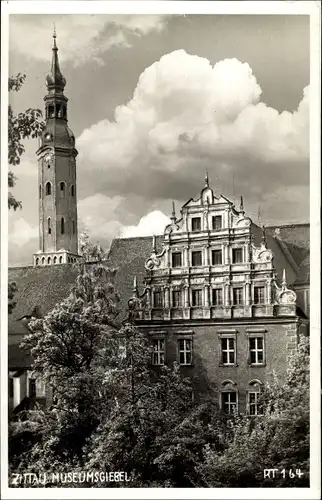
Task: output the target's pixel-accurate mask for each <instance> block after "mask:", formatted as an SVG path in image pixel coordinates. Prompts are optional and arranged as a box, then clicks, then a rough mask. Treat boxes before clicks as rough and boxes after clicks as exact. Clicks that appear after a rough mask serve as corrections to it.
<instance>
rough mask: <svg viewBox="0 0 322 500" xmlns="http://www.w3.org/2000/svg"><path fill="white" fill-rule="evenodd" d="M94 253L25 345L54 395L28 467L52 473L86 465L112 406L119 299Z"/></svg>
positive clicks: (32, 328) (31, 325)
mask: <svg viewBox="0 0 322 500" xmlns="http://www.w3.org/2000/svg"><path fill="white" fill-rule="evenodd" d="M85 246H86V245H85ZM93 249H94V247H93V246H91V247H89V248H88V250H89V254H86V255H84V258H83V259H82V260H81V261H80V263H79V264H77V265H78V267H79V275H78V277H77V280H76V283H75V286H74V288H73V290H72V291H71V293H70V295H69V296H68V297H67V298H66V299H65V300H63V301H62V302H61V303H60V304H58V305H57V306H56V307H55V308H54V309H53V310H52V311H51V312H50V313H49V314H47V315H46V316H45V318H43V319H36V318H34V319H33V320H32V321H31V322H30V323H29V329H30V333H29V334H28V335H26V336H25V338H24V339H23V342H22V345H21V346H22V348H25V349H28V350H29V351H30V352H31V354H32V357H33V370H34V372H35V374H37V375H38V376H41V377H42V379H43V381H44V383H45V384H46V387H47V388H49V389H51V392H52V398H51V399H52V401H51V403H52V404H51V406H49V407H48V408H46V409H45V410H44V411H43V421H42V425H41V429H42V432H40V431H39V442H38V444H37V445H36V446H34V447H33V448H32V450H31V454H29V455H28V457H26V459H27V461H28V464H26V463H25V464H24V466H25V467H31V468H34V469H37V467H38V470H42V469H43V468H44V467H45V468H46V469H47V470H51V468H52V466H53V464H56V465H57V462H59V461H63V462H64V463H65V462H66V461H67V462H68V461H72V462H73V464H74V465H75V464H76V463H78V462H79V463H82V447H83V445H84V442H85V440H86V437H88V436H90V434H91V433H92V431H93V429H95V427H96V426H97V425H98V422H99V416H100V414H101V411H102V407H103V406H104V405H105V402H106V400H108V395H107V394H106V391H104V386H103V384H102V382H103V378H104V373H105V372H104V367H105V366H106V363H107V360H108V359H109V358H110V357H111V356H113V349H115V341H114V337H115V335H114V334H113V332H114V331H117V329H118V328H119V324H118V322H117V315H118V307H117V306H118V300H119V299H118V295H117V293H116V292H115V290H114V285H113V278H114V273H113V272H112V271H111V270H110V269H109V268H108V267H107V266H106V265H105V264H104V262H103V261H102V257H103V252H102V251H101V250H98V249H96V250H95V251H96V256H97V262H91V263H88V259H89V258H90V252H91V251H93ZM26 425H27V424H26Z"/></svg>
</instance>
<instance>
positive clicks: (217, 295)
mask: <svg viewBox="0 0 322 500" xmlns="http://www.w3.org/2000/svg"><path fill="white" fill-rule="evenodd" d="M222 304H223V296H222V288H213V289H212V305H213V306H221V305H222Z"/></svg>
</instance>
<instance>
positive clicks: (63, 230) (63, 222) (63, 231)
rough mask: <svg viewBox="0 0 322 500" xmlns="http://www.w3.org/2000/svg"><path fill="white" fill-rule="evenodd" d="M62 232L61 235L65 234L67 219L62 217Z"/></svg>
mask: <svg viewBox="0 0 322 500" xmlns="http://www.w3.org/2000/svg"><path fill="white" fill-rule="evenodd" d="M60 232H61V234H65V219H64V217H62V218H61V220H60Z"/></svg>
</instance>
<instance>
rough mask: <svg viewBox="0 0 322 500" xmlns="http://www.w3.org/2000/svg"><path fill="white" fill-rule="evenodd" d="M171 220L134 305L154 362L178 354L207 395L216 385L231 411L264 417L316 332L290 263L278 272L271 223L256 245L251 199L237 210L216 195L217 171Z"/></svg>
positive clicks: (148, 263) (220, 398)
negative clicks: (265, 402)
mask: <svg viewBox="0 0 322 500" xmlns="http://www.w3.org/2000/svg"><path fill="white" fill-rule="evenodd" d="M171 221H172V222H171V224H170V225H168V226H167V227H166V228H165V232H164V236H163V243H162V249H161V251H159V252H158V251H157V250H156V243H155V238H154V239H153V245H152V253H151V255H150V256H149V257H148V258H147V260H146V262H145V269H146V276H145V279H144V290H143V293H141V294H140V293H139V291H138V287H137V282H136V279H135V284H134V297H133V299H132V300H130V302H129V306H130V307H133V306H134V304H136V309H135V318H136V322H137V324H138V325H139V326H140V328H142V329H143V330H144V331H146V332H147V334H148V335H149V336H150V337H151V342H152V343H153V349H154V354H153V359H152V362H153V364H155V365H163V364H165V363H171V362H173V361H175V360H176V361H178V362H179V364H180V365H181V367H182V371H183V374H185V375H187V376H192V378H193V380H194V386H195V389H196V391H198V393H200V392H204V391H206V390H211V391H212V392H213V391H215V392H217V393H218V402H219V404H220V406H221V407H222V408H223V409H225V410H226V411H229V412H230V411H233V410H234V409H235V408H238V410H239V411H242V412H245V411H248V412H249V413H250V414H253V415H255V414H257V413H258V412H259V411H260V407H259V405H258V403H257V400H258V392H259V390H260V386H261V385H262V384H263V383H264V382H265V381H267V380H268V379H269V378H270V377H271V376H272V374H273V371H276V373H278V374H280V375H281V376H282V374H283V373H285V370H286V368H287V365H288V359H289V355H290V354H291V353H292V352H293V351H294V349H295V348H296V345H297V342H298V336H299V335H300V333H301V332H302V333H304V332H306V329H307V320H306V319H305V318H304V315H299V310H298V308H297V304H296V293H295V292H294V290H291V289H290V288H289V287H288V285H287V282H286V270H285V268H284V269H283V271H282V275H281V276H279V277H278V275H277V270H276V267H275V265H274V254H273V252H272V250H271V249H270V248H269V247H268V245H267V240H266V233H265V229H262V230H261V239H260V242H259V244H256V235H257V237H258V233H259V231H258V230H259V228H258V227H257V226H255V225H254V224H253V223H252V221H251V219H250V218H248V217H247V216H246V215H245V212H244V208H243V202H242V200H241V207H240V209H239V210H237V209H236V208H235V206H234V205H233V203H232V202H230V201H229V200H228V199H227V198H225V197H224V196H222V195H221V196H219V197H216V196H215V195H214V192H213V190H212V189H211V187H210V186H209V181H208V176H206V182H205V187H204V189H203V190H202V191H201V193H200V196H199V198H197V199H195V200H194V199H190V200H189V201H188V202H187V203H186V204H185V205H184V206H183V207H182V210H181V216H180V218H179V219H177V218H176V215H175V211H174V210H173V213H172V217H171ZM257 239H258V238H257ZM280 264H281V263H280ZM282 264H283V262H282ZM287 266H288V267H289V263H288V262H287V261H286V259H285V267H287ZM134 299H135V300H134ZM137 301H138V302H137ZM301 316H302V317H301Z"/></svg>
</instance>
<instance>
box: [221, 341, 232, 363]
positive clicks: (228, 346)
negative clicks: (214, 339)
mask: <svg viewBox="0 0 322 500" xmlns="http://www.w3.org/2000/svg"><path fill="white" fill-rule="evenodd" d="M235 353H236V349H235V339H234V338H227V339H221V362H222V364H223V365H234V364H235V359H236V356H235Z"/></svg>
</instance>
